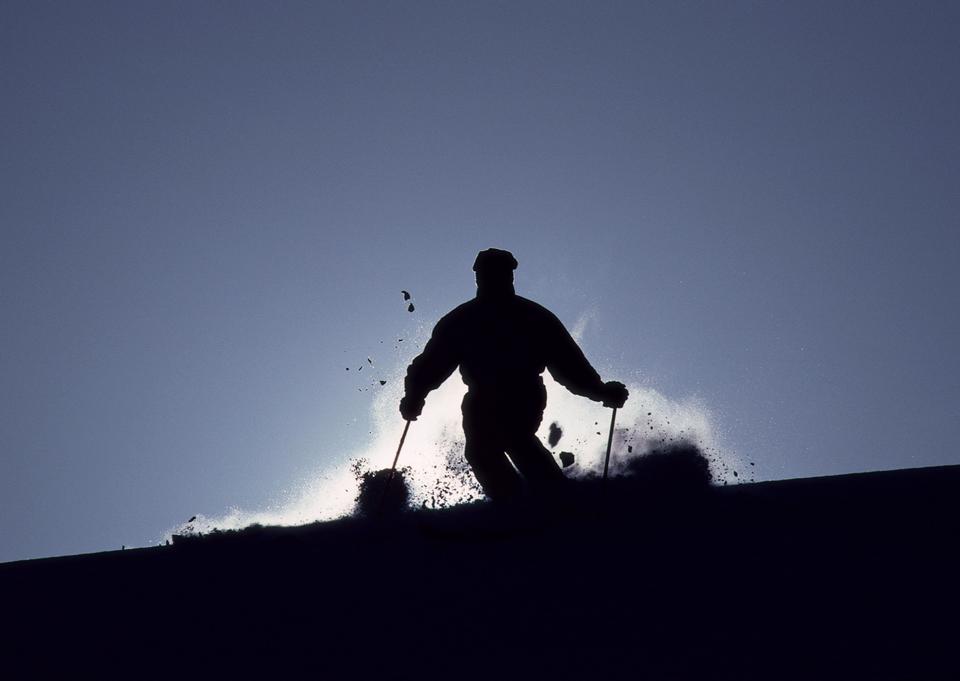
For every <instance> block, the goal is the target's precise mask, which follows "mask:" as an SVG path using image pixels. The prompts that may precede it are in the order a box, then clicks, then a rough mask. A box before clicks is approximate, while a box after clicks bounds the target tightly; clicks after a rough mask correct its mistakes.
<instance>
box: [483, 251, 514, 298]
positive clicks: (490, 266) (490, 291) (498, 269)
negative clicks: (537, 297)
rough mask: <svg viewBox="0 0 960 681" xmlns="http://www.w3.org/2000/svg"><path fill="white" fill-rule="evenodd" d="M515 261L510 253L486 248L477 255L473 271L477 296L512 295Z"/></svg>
mask: <svg viewBox="0 0 960 681" xmlns="http://www.w3.org/2000/svg"><path fill="white" fill-rule="evenodd" d="M515 269H517V259H516V258H514V257H513V254H512V253H511V252H510V251H501V250H500V249H499V248H488V249H487V250H485V251H480V252H479V253H478V254H477V259H476V260H475V261H474V263H473V271H474V272H476V273H477V295H478V296H497V295H506V294H512V293H513V271H514V270H515Z"/></svg>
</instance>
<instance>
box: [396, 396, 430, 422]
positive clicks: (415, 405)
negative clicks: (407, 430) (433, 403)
mask: <svg viewBox="0 0 960 681" xmlns="http://www.w3.org/2000/svg"><path fill="white" fill-rule="evenodd" d="M423 403H424V400H418V401H414V400H412V399H410V397H409V396H404V398H403V399H402V400H400V415H401V416H403V418H405V419H406V420H407V421H416V420H417V417H418V416H420V412H422V411H423Z"/></svg>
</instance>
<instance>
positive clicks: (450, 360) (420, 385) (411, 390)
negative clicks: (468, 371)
mask: <svg viewBox="0 0 960 681" xmlns="http://www.w3.org/2000/svg"><path fill="white" fill-rule="evenodd" d="M451 327H452V323H451V321H450V319H449V318H448V317H444V318H443V319H441V320H440V321H439V322H437V325H436V326H435V327H434V328H433V333H432V334H431V336H430V340H429V341H427V344H426V346H425V347H424V348H423V352H421V353H420V355H419V356H418V357H416V359H414V360H413V361H412V362H411V363H410V366H409V367H407V376H406V378H405V379H404V381H403V387H404V392H405V395H404V398H403V400H401V402H400V413H401V414H403V417H404V418H406V419H411V420H413V419H416V418H417V416H419V415H420V411H421V410H422V409H423V403H424V401H425V400H426V398H427V393H429V392H430V391H431V390H435V389H436V388H439V387H440V384H441V383H443V382H444V381H445V380H447V378H449V377H450V374H452V373H453V370H454V369H456V368H457V364H459V363H460V360H459V357H458V353H457V347H456V346H457V341H456V336H455V335H454V333H453V329H452V328H451Z"/></svg>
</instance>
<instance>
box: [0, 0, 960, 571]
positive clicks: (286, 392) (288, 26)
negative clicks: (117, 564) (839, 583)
mask: <svg viewBox="0 0 960 681" xmlns="http://www.w3.org/2000/svg"><path fill="white" fill-rule="evenodd" d="M958 35H960V5H958V4H957V3H955V2H944V3H934V2H926V3H923V2H921V3H907V2H896V3H882V2H874V1H871V2H863V3H855V2H835V1H831V2H823V3H817V2H794V3H781V2H730V3H706V2H704V3H697V2H682V3H681V2H674V1H669V2H663V3H644V2H626V3H598V2H581V3H562V2H551V3H534V2H504V3H493V2H476V3H452V2H451V3H440V2H438V3H406V2H404V3H386V2H384V3H363V2H354V1H350V2H327V3H323V2H310V3H295V2H282V3H267V2H264V3H240V2H229V3H228V2H223V3H203V2H195V1H192V0H191V1H190V2H182V3H175V2H151V3H146V2H127V1H124V2H117V3H104V2H97V3H94V2H85V3H62V2H61V3H43V2H37V1H35V0H31V1H30V2H11V1H9V0H7V1H5V2H3V3H2V4H0V92H2V103H0V230H2V232H0V385H2V390H0V400H2V402H0V560H13V559H18V558H25V557H34V556H42V555H53V554H64V553H75V552H80V551H91V550H101V549H113V548H119V546H120V545H121V544H127V545H142V544H143V543H144V542H146V541H148V540H150V539H151V538H154V537H157V536H159V535H160V534H161V533H162V531H163V530H164V529H166V528H168V527H170V526H171V525H173V524H175V523H179V522H182V521H183V520H185V519H186V518H187V517H189V516H190V515H191V514H193V513H198V512H203V513H221V512H223V511H224V510H225V509H227V508H229V507H231V506H241V507H252V508H255V507H258V506H264V505H267V504H269V503H271V501H272V500H274V499H276V498H277V496H278V494H280V493H281V492H282V491H283V490H284V489H285V488H287V486H289V485H291V484H293V482H294V481H295V480H297V479H299V478H301V477H303V476H305V475H307V474H309V472H310V471H314V470H316V469H317V468H318V467H319V468H322V467H323V466H324V464H325V463H329V462H332V461H335V460H340V459H342V458H343V457H344V456H347V455H348V454H349V453H350V452H351V451H353V450H355V449H356V448H357V445H358V442H359V441H360V440H361V439H362V438H363V437H365V436H366V434H367V432H368V430H369V423H368V421H369V418H370V404H371V399H372V398H373V395H374V392H373V391H364V392H361V391H360V390H359V388H361V387H364V386H366V385H367V382H368V380H367V379H371V378H373V376H371V375H369V374H367V375H364V376H363V377H362V378H361V376H360V375H358V374H357V373H356V371H355V369H356V367H359V366H360V365H361V364H362V363H363V362H364V361H365V359H366V357H368V356H370V357H373V358H374V359H375V360H376V361H377V367H376V371H378V372H380V373H382V374H383V375H384V376H387V375H388V374H389V375H391V376H392V375H393V374H390V370H391V369H393V368H395V367H396V366H398V365H402V364H403V363H405V362H406V361H408V360H409V359H410V358H411V356H412V354H413V353H414V352H415V351H416V349H417V348H416V347H414V344H411V343H408V344H407V346H403V344H397V343H395V341H396V339H397V338H403V337H406V336H415V334H416V333H417V332H418V331H422V328H423V325H426V326H427V327H429V326H430V325H432V323H433V322H434V321H435V320H436V319H437V318H438V317H439V316H440V315H441V314H443V313H444V312H446V311H447V310H448V309H450V308H451V307H453V306H454V305H456V304H458V303H459V302H462V301H463V300H465V299H467V298H469V297H471V296H472V295H473V290H474V289H473V286H474V285H473V280H472V272H471V271H470V265H471V263H472V261H473V258H474V256H475V254H476V252H477V250H479V249H481V248H486V247H488V246H497V247H501V248H508V249H510V250H512V251H513V252H514V253H515V254H516V256H517V258H518V260H519V261H520V269H519V270H518V271H517V287H518V292H520V293H521V294H523V295H527V296H528V297H531V298H533V299H535V300H537V301H538V302H541V303H542V304H544V305H546V306H547V307H549V308H550V309H552V310H553V311H555V312H556V313H557V314H558V316H559V317H560V318H561V319H562V320H563V321H564V322H566V323H567V325H568V326H572V325H573V324H574V323H575V322H576V321H577V320H578V319H580V318H581V317H583V316H585V315H586V316H587V317H589V318H590V319H591V323H590V325H589V329H588V331H587V332H586V333H585V335H584V341H583V342H584V348H585V350H586V352H587V354H588V356H589V357H590V358H591V359H593V360H594V361H595V363H596V364H597V365H598V366H599V367H602V368H603V369H604V374H605V378H609V379H614V378H627V377H629V378H631V379H632V380H639V381H642V382H644V383H645V384H648V385H651V386H654V387H656V388H657V389H658V390H660V391H661V392H663V393H664V394H665V395H668V396H671V397H675V398H683V397H686V396H697V397H699V398H700V399H702V400H703V401H704V403H706V404H707V405H709V407H710V408H711V410H712V411H713V412H714V414H715V417H716V419H717V422H718V424H719V426H720V427H721V429H722V431H723V433H724V437H725V440H726V441H727V443H728V444H729V446H731V447H732V448H734V449H735V450H736V451H738V452H740V453H741V454H742V455H744V456H745V457H747V458H749V459H750V460H753V461H755V462H756V463H757V466H756V468H757V476H758V477H760V478H768V479H769V478H782V477H793V476H808V475H817V474H833V473H841V472H848V471H863V470H875V469H884V468H896V467H908V466H924V465H934V464H949V463H958V462H960V458H958V457H960V455H958V453H957V450H956V442H957V440H958V436H960V419H958V411H960V360H958V348H960V313H958V304H957V298H958V296H957V293H958V290H960V273H958V268H957V264H958V261H960V233H958V227H960V225H958V215H960V69H958V66H957V65H958V64H960V41H958V40H957V36H958ZM400 289H408V290H410V291H411V292H412V293H413V295H414V302H415V303H416V305H417V309H416V311H415V312H414V313H413V314H410V313H408V312H406V310H405V308H404V307H403V304H402V302H401V300H400ZM381 341H384V342H383V343H382V344H381ZM394 346H399V347H398V348H396V349H395V348H394ZM346 366H351V367H354V370H353V371H351V372H347V371H345V367H346ZM608 373H609V375H607V374H608ZM397 418H398V422H399V416H398V417H397Z"/></svg>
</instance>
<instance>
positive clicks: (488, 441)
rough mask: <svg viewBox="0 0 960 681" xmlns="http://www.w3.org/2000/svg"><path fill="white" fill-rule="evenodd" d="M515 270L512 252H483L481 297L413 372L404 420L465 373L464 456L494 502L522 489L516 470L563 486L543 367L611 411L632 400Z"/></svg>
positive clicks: (453, 320) (442, 332)
mask: <svg viewBox="0 0 960 681" xmlns="http://www.w3.org/2000/svg"><path fill="white" fill-rule="evenodd" d="M516 268H517V261H516V259H515V258H514V257H513V255H512V254H511V253H510V252H508V251H501V250H498V249H496V248H490V249H487V250H485V251H481V252H480V253H479V254H478V255H477V259H476V262H474V264H473V270H474V271H475V272H476V273H477V297H476V298H474V299H473V300H470V301H468V302H466V303H464V304H463V305H460V306H459V307H457V308H455V309H454V310H453V311H451V312H450V313H448V314H447V315H445V316H444V317H443V318H442V319H441V320H440V321H439V322H437V325H436V326H435V327H434V329H433V334H432V336H431V337H430V340H429V341H428V342H427V345H426V347H425V348H424V349H423V352H422V353H421V354H420V356H419V357H417V358H416V359H414V360H413V362H411V363H410V366H409V368H408V369H407V376H406V380H405V382H404V387H405V389H406V394H405V395H404V397H403V399H402V400H401V401H400V413H401V414H402V415H403V417H404V418H405V419H409V420H416V418H417V417H418V416H419V415H420V412H421V411H422V410H423V405H424V401H425V399H426V396H427V393H429V392H430V391H431V390H434V389H435V388H438V387H439V386H440V384H441V383H443V382H444V381H445V380H446V379H447V378H448V377H449V376H450V374H452V373H453V370H454V369H456V368H457V367H458V366H459V367H460V374H461V375H462V376H463V381H464V383H466V384H467V387H468V388H469V390H468V392H467V394H466V395H465V396H464V398H463V404H462V407H461V408H462V411H463V431H464V435H465V436H466V449H465V452H464V453H465V455H466V459H467V462H469V464H470V467H471V468H472V469H473V472H474V475H476V476H477V480H479V481H480V484H481V486H482V487H483V491H484V492H485V493H486V494H487V496H489V497H491V498H493V499H499V498H504V497H509V496H512V495H514V494H516V493H518V492H519V491H521V490H522V488H523V485H524V482H523V479H521V477H520V475H518V474H517V470H519V471H520V474H521V475H522V476H523V478H524V479H526V481H527V483H528V484H531V485H540V484H544V483H549V482H550V481H555V480H563V479H564V475H563V473H562V471H561V470H560V467H559V466H558V465H557V462H556V461H555V460H554V458H553V455H551V454H550V452H549V450H547V448H546V447H544V446H543V443H542V442H540V439H539V438H538V437H537V435H536V433H537V429H538V428H539V427H540V421H541V420H542V419H543V410H544V407H546V405H547V391H546V388H545V387H544V385H543V378H542V377H541V376H540V374H542V373H543V370H544V369H549V370H550V374H551V375H552V376H553V377H554V378H555V379H556V380H557V382H558V383H560V384H561V385H563V386H565V387H566V388H567V389H568V390H570V392H572V393H574V394H576V395H582V396H584V397H588V398H590V399H591V400H594V401H597V402H603V403H604V405H606V406H609V407H622V406H623V403H624V402H625V401H626V399H627V395H628V393H627V389H626V387H625V386H624V385H623V383H618V382H616V381H610V382H608V383H604V382H603V381H602V380H601V379H600V375H599V374H598V373H597V372H596V370H595V369H594V368H593V367H592V366H590V363H589V362H588V361H587V359H586V357H584V355H583V352H581V350H580V348H579V347H578V346H577V344H576V341H574V340H573V338H572V337H571V336H570V334H569V333H568V332H567V330H566V328H564V326H563V324H562V323H561V322H560V320H559V319H557V318H556V316H555V315H554V314H553V313H552V312H550V311H549V310H547V309H546V308H544V307H542V306H540V305H538V304H537V303H534V302H533V301H531V300H527V299H526V298H522V297H520V296H518V295H516V293H515V292H514V289H513V271H514V270H515V269H516ZM508 455H509V457H510V461H513V464H514V465H515V466H516V469H514V467H513V466H511V465H510V461H508V460H507V456H508Z"/></svg>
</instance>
